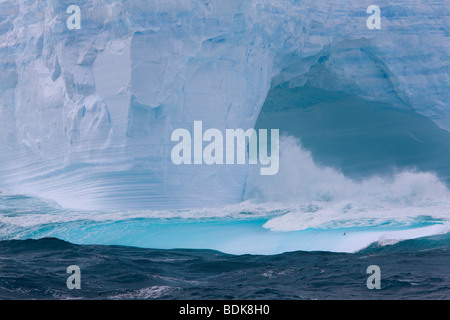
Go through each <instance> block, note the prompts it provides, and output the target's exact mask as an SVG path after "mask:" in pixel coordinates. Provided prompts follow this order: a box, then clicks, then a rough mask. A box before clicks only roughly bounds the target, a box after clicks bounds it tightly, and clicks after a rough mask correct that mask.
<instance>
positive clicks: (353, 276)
mask: <svg viewBox="0 0 450 320" xmlns="http://www.w3.org/2000/svg"><path fill="white" fill-rule="evenodd" d="M421 181H423V180H421ZM435 200H436V199H435ZM428 201H429V200H428ZM381 203H382V202H380V203H378V205H377V209H376V210H375V209H374V208H371V209H369V208H366V212H364V211H362V209H361V208H362V207H363V206H362V204H360V207H359V209H358V210H357V212H358V214H359V218H358V219H356V218H355V217H353V216H352V214H351V209H350V208H349V206H347V208H346V209H345V210H346V211H347V213H349V215H348V217H347V218H346V219H341V220H338V219H336V218H333V219H328V218H329V217H328V215H327V210H330V208H327V206H330V207H332V208H333V210H334V211H333V212H336V210H338V208H339V206H336V204H334V203H333V201H330V200H327V201H323V202H319V201H317V202H315V203H314V205H312V204H310V205H308V206H306V207H305V206H299V205H297V206H296V207H295V206H293V205H291V206H290V207H289V206H288V205H285V206H284V207H283V206H282V205H281V204H275V203H271V204H269V203H252V202H251V201H247V202H243V203H241V204H239V205H235V206H229V207H225V208H219V209H195V210H178V211H127V212H123V211H117V212H90V211H85V212H83V211H76V210H69V209H63V208H61V207H59V206H58V205H57V204H56V203H53V202H51V201H46V200H43V199H39V198H36V197H33V196H24V195H13V194H5V193H4V194H2V195H1V196H0V204H1V208H0V212H1V214H0V239H1V240H0V299H449V298H450V276H449V274H448V272H449V271H450V269H449V266H450V233H449V232H448V221H447V220H446V219H445V217H443V215H442V212H444V211H445V207H443V208H442V210H441V214H435V215H434V214H433V212H434V210H435V209H436V208H437V205H438V204H439V203H438V202H437V200H436V202H435V203H433V205H431V204H429V206H428V207H424V206H425V204H422V210H417V207H411V208H410V209H411V210H405V208H404V207H403V209H404V211H407V212H409V214H406V213H402V212H401V210H400V209H398V210H396V209H395V207H396V206H395V205H394V204H391V206H392V208H384V211H383V210H382V209H381ZM425 203H427V201H425ZM385 205H386V203H385ZM416 205H417V204H416ZM354 206H355V207H356V204H354ZM414 208H416V211H417V212H419V211H421V212H422V213H426V212H428V213H429V214H428V215H426V214H416V215H414V212H415V211H414V210H413V209H414ZM388 209H389V210H393V211H394V212H389V210H388ZM375 213H376V214H378V217H376V216H375ZM365 214H366V216H364V215H365ZM314 215H316V216H320V215H322V217H321V218H320V219H319V218H318V217H317V218H316V219H317V221H314V219H313V216H314ZM394 216H395V217H396V218H393V217H394ZM370 217H371V218H370ZM308 221H309V224H308V223H306V222H308ZM71 265H77V266H79V267H80V270H81V289H80V290H69V289H68V288H67V286H66V280H67V278H68V277H69V276H70V275H69V274H67V273H66V269H67V267H68V266H71ZM371 265H377V266H379V267H380V270H381V289H379V290H376V289H374V290H369V289H368V288H367V285H366V281H367V278H368V277H369V276H370V275H371V274H368V273H367V268H368V267H369V266H371Z"/></svg>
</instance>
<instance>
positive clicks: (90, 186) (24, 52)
mask: <svg viewBox="0 0 450 320" xmlns="http://www.w3.org/2000/svg"><path fill="white" fill-rule="evenodd" d="M71 5H76V6H79V8H80V13H81V17H80V19H81V28H80V29H69V28H68V27H67V23H66V22H67V19H68V18H69V17H70V14H68V13H67V8H68V7H69V6H71ZM377 5H379V6H380V8H381V19H382V24H381V29H380V30H371V29H368V28H367V25H366V21H367V19H368V17H369V15H368V14H367V12H366V9H367V5H364V4H363V3H361V1H357V0H351V1H348V0H346V1H344V0H340V1H333V2H322V1H320V2H318V1H313V0H310V1H298V0H277V1H269V0H208V1H196V0H193V1H184V0H151V1H149V0H133V1H127V0H122V1H120V0H113V1H110V0H108V1H107V0H98V1H81V0H71V1H66V0H53V1H52V0H47V1H26V0H14V1H13V0H3V1H0V57H1V59H0V69H1V72H0V188H4V189H9V190H13V191H14V192H18V193H22V194H29V193H30V194H35V195H37V196H40V197H44V198H49V199H52V200H55V201H57V202H58V203H59V204H61V205H62V206H64V207H71V208H79V209H95V210H108V209H143V208H150V209H170V208H188V207H189V208H191V207H205V206H217V205H219V206H220V205H224V204H233V203H238V202H240V201H242V200H243V199H244V197H245V191H246V181H247V178H248V175H249V166H248V165H245V164H244V165H230V166H211V165H206V164H202V165H192V166H177V165H175V164H173V163H172V161H171V159H170V154H171V150H172V148H173V145H174V143H173V142H172V141H171V139H170V138H171V134H172V132H173V131H174V130H176V129H178V128H190V129H191V130H192V129H193V127H192V124H193V123H194V122H195V121H202V122H203V126H204V128H205V130H206V129H208V128H218V129H220V130H223V131H225V130H226V129H237V128H243V129H244V130H247V129H250V128H255V127H258V126H260V127H264V128H267V129H269V128H270V127H276V126H280V129H282V128H281V126H282V125H284V126H289V127H290V129H289V128H288V129H286V130H287V131H288V132H290V133H292V132H294V133H295V134H299V135H301V138H302V142H304V145H305V146H306V147H307V148H308V149H310V150H311V151H312V153H313V156H315V157H316V159H318V161H322V162H323V163H324V164H326V165H332V166H338V167H340V169H341V170H342V171H343V172H344V173H345V174H348V175H349V176H357V175H358V173H355V172H354V170H353V171H352V170H351V169H350V166H349V165H348V163H349V162H346V163H343V161H344V160H345V155H344V152H342V153H338V152H336V153H334V154H333V153H332V151H331V153H330V152H329V153H327V154H323V153H324V152H325V151H324V150H330V149H329V148H328V149H327V148H326V146H324V145H323V144H322V145H321V144H320V142H317V141H315V140H314V139H309V140H308V137H309V136H308V132H312V130H313V129H314V128H309V127H308V123H307V122H306V121H303V122H301V121H300V120H298V118H295V117H294V116H299V117H301V116H302V115H303V114H304V113H305V112H304V110H306V109H305V106H310V105H317V104H318V103H319V102H324V103H328V104H327V106H326V107H324V108H323V110H330V113H329V114H332V116H330V117H329V118H328V120H330V119H335V120H334V122H333V120H330V121H331V122H327V123H324V122H320V121H319V120H317V119H316V120H315V121H316V122H315V123H321V125H322V126H321V127H320V130H322V132H326V129H327V128H330V127H331V126H332V125H333V124H336V123H346V122H345V121H344V120H347V121H349V119H350V120H351V123H353V124H354V123H359V121H360V119H361V118H364V119H366V120H365V121H367V118H370V119H374V118H376V115H377V114H378V115H379V114H380V112H383V113H382V115H383V116H384V115H385V116H387V117H388V118H389V119H391V120H392V121H391V122H392V123H391V128H393V127H395V128H397V129H396V130H397V131H395V132H396V133H398V132H399V131H398V130H402V133H404V134H405V135H406V136H407V137H406V138H402V139H406V140H405V141H406V142H407V143H406V144H408V143H409V145H410V148H409V149H407V150H406V151H405V152H410V153H409V154H408V157H407V158H408V161H406V160H405V156H404V154H403V153H401V152H398V153H397V155H396V157H393V158H392V157H390V156H389V155H386V156H385V158H383V159H384V160H386V159H387V160H389V159H390V160H392V161H393V163H391V162H389V161H387V160H386V163H385V165H386V166H389V167H396V166H398V165H404V166H417V167H418V168H419V169H424V170H426V171H434V172H437V173H438V175H439V176H440V177H441V178H442V179H443V180H444V181H448V179H449V177H450V173H449V172H448V170H449V169H448V168H447V167H448V165H447V166H446V165H445V164H446V162H445V161H446V160H449V161H450V154H449V153H450V151H448V150H450V149H449V148H448V147H450V135H449V134H450V133H449V131H450V107H449V106H448V102H449V101H450V41H449V33H450V26H449V21H450V3H449V2H448V1H441V2H436V1H400V0H399V1H386V0H380V1H377ZM341 96H346V97H352V99H353V100H352V104H351V105H350V107H349V108H342V112H341V111H339V110H341V109H336V108H334V109H333V108H332V105H333V103H332V102H333V101H335V100H336V99H337V97H341ZM289 99H291V100H289ZM308 99H309V100H314V101H313V102H314V103H312V102H311V101H309V100H308ZM357 99H359V100H357ZM330 101H331V102H330ZM361 101H364V108H360V107H358V106H359V105H360V104H361V103H362V102H361ZM309 102H311V103H309ZM360 102H361V103H360ZM283 106H289V108H292V107H295V108H294V109H295V110H294V111H292V110H290V111H289V110H288V111H286V110H284V111H286V112H279V111H280V110H281V111H283V110H282V107H283ZM319 107H320V106H319ZM352 108H353V109H352ZM361 110H362V111H361ZM268 115H269V116H268ZM319 118H320V117H319ZM384 118H385V117H383V119H384ZM295 119H297V120H298V121H300V122H298V121H295ZM303 119H312V118H303ZM322 119H323V118H322ZM399 119H400V120H402V119H407V123H409V124H410V125H408V126H404V127H401V128H399V127H398V126H397V125H396V124H397V123H402V122H399ZM299 123H301V124H302V127H301V128H302V130H303V131H301V130H299V129H298V125H299ZM422 125H423V126H424V128H425V129H424V130H423V132H422V131H420V132H416V131H414V130H412V129H411V128H417V127H418V126H422ZM308 128H309V129H308ZM315 128H316V129H317V128H318V127H315ZM308 130H309V131H308ZM355 130H356V129H355ZM299 131H301V132H299ZM328 133H329V132H328ZM378 133H379V135H380V136H381V137H383V138H386V136H383V127H382V126H381V128H377V127H375V128H373V131H372V132H371V134H370V136H373V135H376V134H378ZM384 133H385V132H384ZM295 134H294V135H295ZM319 135H320V134H319ZM394 136H395V135H394ZM402 137H403V135H402ZM386 139H389V137H387V138H386ZM399 139H400V138H399ZM402 141H403V140H402ZM322 142H323V141H322ZM358 143H359V142H355V144H354V145H358ZM416 145H419V146H422V145H427V146H430V145H431V146H432V148H431V149H430V148H429V149H426V150H425V151H424V153H422V152H416V153H417V154H412V153H414V150H417V149H416V147H415V146H416ZM380 149H382V147H380ZM420 150H422V149H420ZM347 151H348V150H347ZM367 152H368V153H370V152H373V150H369V151H367ZM392 152H395V150H394V151H392ZM325 153H326V152H325ZM330 154H331V156H330ZM345 154H347V155H349V154H351V153H348V152H345ZM376 154H378V153H377V152H375V155H376ZM327 156H328V158H327ZM330 159H340V160H342V159H344V160H342V161H340V160H339V161H338V160H330ZM373 159H374V155H372V157H371V159H370V161H367V162H365V164H367V163H369V162H370V163H372V162H373ZM437 160H438V161H437ZM371 161H372V162H371ZM344 162H345V161H344ZM447 164H448V162H447ZM352 168H355V166H352ZM369 169H370V170H369ZM372 169H374V166H370V165H362V166H361V167H360V168H359V173H361V172H362V171H364V170H365V171H367V172H370V173H372ZM373 171H374V172H375V171H376V170H375V169H374V170H373Z"/></svg>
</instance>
